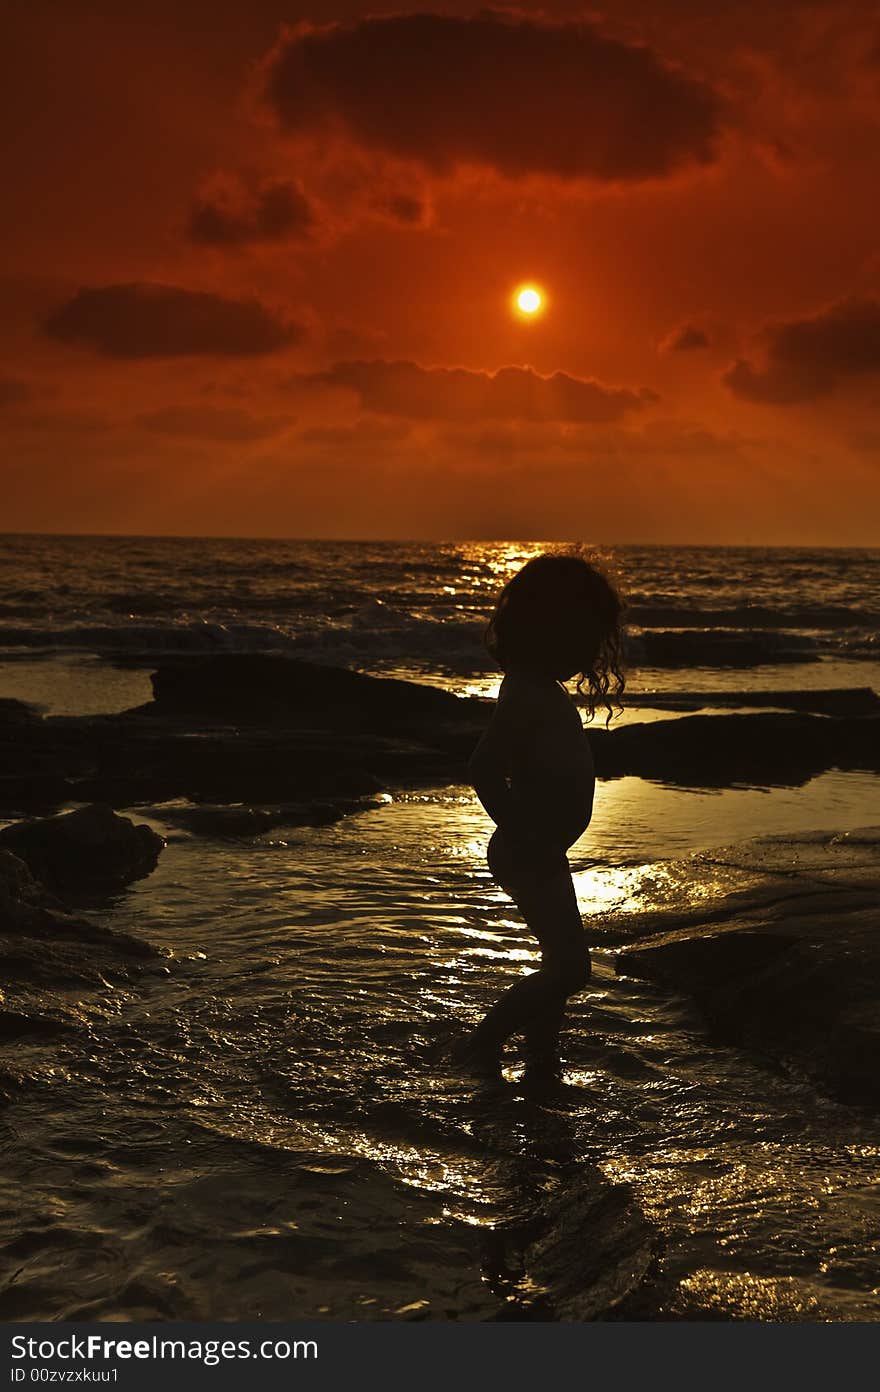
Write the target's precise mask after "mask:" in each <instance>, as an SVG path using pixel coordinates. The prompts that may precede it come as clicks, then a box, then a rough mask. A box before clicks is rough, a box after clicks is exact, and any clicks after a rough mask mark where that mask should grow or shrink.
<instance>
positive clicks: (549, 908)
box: [469, 833, 590, 1055]
mask: <svg viewBox="0 0 880 1392" xmlns="http://www.w3.org/2000/svg"><path fill="white" fill-rule="evenodd" d="M489 866H490V869H491V870H492V872H493V874H494V875H495V877H496V879H497V880H498V882H499V883H500V884H501V886H502V888H503V889H505V890H506V891H507V893H508V894H510V896H511V898H512V899H513V900H514V902H515V903H516V905H517V907H518V909H519V910H520V912H521V913H522V915H523V918H524V919H525V921H526V924H527V925H528V927H529V928H530V929H531V931H532V932H533V933H534V935H535V937H536V938H537V939H538V943H539V945H540V948H541V966H540V967H539V969H538V970H537V971H536V972H532V973H530V975H529V976H525V977H522V978H521V979H520V980H519V981H517V982H515V983H514V985H513V986H510V987H509V988H508V989H507V990H506V991H505V992H504V994H503V995H502V996H501V997H499V999H498V1000H497V1001H496V1002H495V1004H494V1005H493V1006H492V1008H491V1009H490V1010H489V1011H488V1012H487V1014H486V1015H485V1017H484V1018H483V1020H482V1021H481V1022H480V1024H479V1025H478V1026H477V1028H476V1029H475V1030H474V1031H473V1032H472V1034H471V1035H470V1039H469V1047H470V1048H471V1049H472V1050H473V1051H475V1052H479V1053H482V1054H487V1055H488V1054H492V1053H494V1052H499V1051H500V1049H501V1046H502V1044H503V1043H504V1041H505V1040H506V1039H507V1038H508V1036H509V1035H511V1034H515V1033H517V1032H518V1031H520V1030H524V1031H527V1030H529V1029H530V1027H533V1029H534V1034H533V1036H532V1038H533V1040H534V1043H535V1045H536V1046H538V1045H540V1046H541V1049H542V1052H543V1051H544V1049H546V1047H547V1045H548V1043H549V1042H550V1038H551V1036H555V1037H556V1038H558V1031H559V1023H560V1022H561V1019H562V1015H563V1012H564V1010H565V1004H566V1001H567V1000H568V997H569V996H571V995H574V993H575V992H576V991H580V990H581V989H582V987H583V986H585V985H586V982H587V980H588V978H589V975H590V955H589V952H588V951H587V945H586V939H585V937H584V929H583V924H582V922H581V916H580V911H579V909H578V906H577V899H576V897H575V892H574V884H573V883H572V878H571V873H570V871H569V869H568V865H567V863H566V862H563V864H562V865H561V866H560V868H559V870H557V871H555V872H554V873H553V874H552V875H550V876H549V877H548V878H546V879H540V880H536V878H535V877H534V876H533V875H532V874H531V873H530V872H529V871H528V868H527V867H526V868H525V869H522V868H521V867H516V866H515V865H514V863H513V861H512V858H511V857H510V855H509V853H508V852H507V850H506V848H505V847H504V845H503V843H502V842H501V841H500V838H499V837H498V834H497V833H496V835H495V836H494V837H493V838H492V842H491V843H490V850H489Z"/></svg>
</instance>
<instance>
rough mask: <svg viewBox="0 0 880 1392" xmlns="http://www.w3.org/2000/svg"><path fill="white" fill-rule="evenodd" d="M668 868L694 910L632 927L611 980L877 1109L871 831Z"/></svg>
mask: <svg viewBox="0 0 880 1392" xmlns="http://www.w3.org/2000/svg"><path fill="white" fill-rule="evenodd" d="M679 869H680V870H681V873H682V875H683V876H685V875H688V876H689V879H690V884H691V894H692V898H693V900H694V901H696V903H697V904H698V905H699V907H693V908H691V910H690V911H689V912H685V913H682V911H681V910H680V909H679V908H678V907H674V908H673V909H672V910H666V911H658V912H654V913H643V914H639V915H637V916H634V919H633V922H632V925H631V926H632V931H633V932H634V933H637V934H638V941H637V942H636V943H635V944H634V945H633V946H632V947H630V948H629V949H628V950H626V951H625V952H622V953H621V954H620V955H619V956H618V958H617V969H618V971H619V972H620V973H622V974H624V975H629V976H641V977H647V978H649V979H652V980H657V981H662V982H664V983H666V984H667V985H671V986H674V987H675V988H676V989H678V990H682V991H686V992H688V993H689V994H691V995H693V996H694V998H695V999H696V1000H697V1002H698V1003H699V1005H700V1006H701V1008H702V1010H703V1012H704V1014H705V1016H706V1018H707V1020H708V1022H709V1024H710V1025H711V1026H712V1028H713V1030H714V1031H715V1033H716V1035H717V1036H718V1037H719V1038H721V1039H723V1040H724V1041H726V1042H730V1043H736V1044H743V1045H746V1046H748V1047H751V1048H754V1049H756V1050H759V1051H761V1052H764V1053H767V1054H770V1055H772V1056H773V1057H774V1058H776V1059H777V1060H779V1061H780V1062H782V1063H784V1064H785V1065H787V1066H789V1067H791V1068H793V1069H794V1070H795V1071H797V1072H798V1073H801V1074H803V1075H806V1076H808V1077H810V1078H811V1079H813V1080H814V1081H816V1082H818V1083H819V1084H821V1085H822V1086H823V1087H824V1088H826V1089H827V1090H829V1091H831V1092H832V1093H833V1094H834V1095H835V1096H837V1097H840V1098H841V1099H843V1100H845V1101H850V1102H863V1103H870V1104H873V1105H877V1104H880V829H876V828H875V829H871V828H868V829H866V830H862V831H858V832H847V833H836V834H835V833H830V832H828V833H816V834H815V835H811V836H804V837H800V838H786V837H767V838H762V839H761V840H758V841H755V842H752V843H745V844H743V845H742V846H733V847H726V848H723V849H721V850H719V851H714V852H711V853H706V854H702V855H698V856H693V857H691V858H690V859H689V860H688V861H686V862H681V863H680V866H679ZM719 874H720V877H721V878H720V880H719ZM731 874H733V876H734V878H733V880H731Z"/></svg>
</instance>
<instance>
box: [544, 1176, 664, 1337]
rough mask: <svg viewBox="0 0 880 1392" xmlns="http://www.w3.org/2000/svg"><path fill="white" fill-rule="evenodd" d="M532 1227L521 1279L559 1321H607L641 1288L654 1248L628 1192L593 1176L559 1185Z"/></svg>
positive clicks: (654, 1236)
mask: <svg viewBox="0 0 880 1392" xmlns="http://www.w3.org/2000/svg"><path fill="white" fill-rule="evenodd" d="M533 1221H534V1224H535V1227H536V1228H537V1230H538V1231H537V1235H536V1236H535V1237H534V1239H533V1240H532V1241H531V1242H530V1243H529V1245H528V1246H527V1247H526V1249H525V1253H524V1256H523V1266H524V1268H525V1275H526V1277H527V1279H528V1282H529V1286H530V1288H531V1290H532V1291H535V1290H540V1291H541V1292H543V1293H545V1299H546V1301H547V1303H548V1304H549V1306H550V1308H551V1311H552V1314H553V1317H554V1318H556V1319H560V1320H576V1321H588V1320H597V1319H605V1318H607V1317H608V1316H609V1315H611V1314H612V1313H613V1311H614V1310H615V1308H616V1307H617V1306H619V1305H620V1304H621V1303H622V1302H623V1301H624V1300H626V1299H628V1298H629V1297H631V1296H632V1295H633V1294H634V1293H635V1292H636V1291H637V1290H638V1289H639V1287H640V1286H641V1285H642V1283H643V1282H644V1281H645V1278H646V1276H647V1274H648V1272H649V1269H650V1267H651V1265H652V1263H653V1261H654V1258H655V1256H656V1253H657V1249H658V1246H659V1234H658V1232H657V1230H656V1228H655V1227H654V1226H653V1225H652V1224H651V1223H650V1222H649V1221H648V1219H647V1218H646V1217H645V1216H644V1214H643V1213H642V1211H641V1209H640V1208H639V1207H638V1205H637V1204H636V1202H635V1200H634V1198H633V1195H632V1192H631V1190H630V1189H629V1187H628V1186H627V1185H625V1184H610V1183H609V1182H608V1181H607V1180H605V1179H603V1178H602V1177H601V1175H599V1174H597V1173H596V1172H595V1171H592V1170H586V1169H585V1170H584V1172H583V1174H582V1175H581V1176H580V1177H579V1178H578V1179H576V1180H573V1181H572V1182H570V1183H568V1184H565V1185H563V1186H562V1187H561V1188H560V1189H559V1190H558V1191H557V1193H556V1194H554V1195H553V1197H552V1198H550V1199H549V1200H548V1201H547V1203H546V1204H545V1205H544V1206H543V1207H542V1209H541V1210H540V1211H539V1213H538V1214H537V1216H536V1218H535V1219H534V1220H533Z"/></svg>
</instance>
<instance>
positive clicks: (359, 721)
mask: <svg viewBox="0 0 880 1392" xmlns="http://www.w3.org/2000/svg"><path fill="white" fill-rule="evenodd" d="M153 680H154V687H155V692H156V699H155V700H154V701H152V702H150V703H149V704H148V705H146V706H143V707H139V708H138V709H137V710H134V711H129V712H124V713H122V714H120V715H113V716H93V717H69V716H68V717H62V716H56V717H51V718H47V719H40V718H34V719H33V720H26V721H16V722H14V723H12V724H6V725H4V724H3V722H2V721H0V770H2V773H0V817H22V816H33V815H35V814H43V813H47V812H51V811H53V810H55V809H56V808H58V807H59V806H62V805H64V804H65V803H68V804H69V803H71V802H103V803H107V804H109V805H110V806H112V807H116V808H120V807H133V806H136V805H138V804H140V805H145V804H146V805H148V804H152V803H157V802H167V801H169V800H173V799H180V798H186V799H189V800H190V801H192V802H199V803H205V804H212V805H219V804H222V803H234V804H247V805H252V806H262V805H273V804H280V803H306V802H319V801H324V800H327V799H331V800H332V799H337V798H359V797H364V796H369V795H370V794H374V793H377V792H381V791H382V790H383V789H386V788H388V787H419V786H426V785H435V786H437V785H444V784H450V783H458V782H464V781H465V780H466V779H467V760H468V757H469V755H470V753H471V751H472V750H473V747H474V745H475V743H476V741H477V739H478V738H479V736H480V734H481V733H482V731H483V729H484V728H485V726H486V723H487V721H488V719H489V716H490V714H491V705H490V703H488V702H486V701H482V700H478V699H476V698H473V699H461V698H459V697H456V696H452V695H450V694H449V693H448V692H444V691H439V690H436V689H434V688H432V687H429V686H422V685H420V684H418V683H414V682H403V681H392V680H386V679H384V678H376V677H367V676H363V675H362V674H360V673H358V672H349V671H345V670H342V669H335V668H329V667H318V666H315V665H312V664H309V663H303V662H297V661H294V660H293V659H290V658H285V657H273V656H267V655H262V656H261V655H253V654H251V655H247V654H230V655H227V656H218V657H213V658H210V659H200V660H199V661H197V662H193V661H188V662H183V663H180V664H171V663H169V664H164V665H163V666H161V667H160V668H159V670H158V671H157V672H156V673H155V676H154V679H153ZM878 735H880V716H877V715H874V716H871V715H866V716H863V717H860V716H856V715H847V716H835V717H831V716H827V717H826V716H819V715H815V714H810V713H807V712H795V711H791V712H788V713H786V712H780V711H774V712H770V711H765V712H760V713H755V714H749V715H745V714H740V713H735V714H734V713H731V714H730V715H687V716H683V717H681V718H680V719H677V720H658V721H653V722H646V723H643V724H633V725H627V726H625V727H623V728H622V729H619V730H618V729H611V730H607V729H604V728H603V727H602V726H601V725H600V724H599V722H598V721H597V722H596V723H595V724H594V725H593V726H591V727H590V731H589V736H588V738H589V740H590V744H591V747H592V749H593V752H594V757H595V761H596V767H597V772H598V774H599V776H600V777H601V778H617V777H623V776H626V775H633V776H636V777H642V778H652V779H657V780H661V781H663V782H666V783H670V784H673V785H679V786H681V785H684V786H691V787H724V786H732V785H741V784H742V783H751V784H753V785H757V786H765V787H766V786H772V785H787V786H798V785H800V784H803V783H805V782H807V781H808V780H809V779H810V778H812V777H814V776H815V775H816V774H818V773H821V772H822V771H824V770H825V769H829V768H841V769H877V768H878V767H880V738H878Z"/></svg>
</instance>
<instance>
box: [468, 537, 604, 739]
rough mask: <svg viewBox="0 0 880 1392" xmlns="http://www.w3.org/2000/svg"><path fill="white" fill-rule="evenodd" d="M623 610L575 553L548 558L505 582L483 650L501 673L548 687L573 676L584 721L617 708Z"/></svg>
mask: <svg viewBox="0 0 880 1392" xmlns="http://www.w3.org/2000/svg"><path fill="white" fill-rule="evenodd" d="M623 616H624V603H623V600H622V599H621V596H620V594H619V593H618V591H617V589H616V587H615V586H614V585H613V584H612V582H611V580H610V579H609V578H608V576H607V575H606V574H605V572H604V571H603V570H602V569H601V568H600V567H599V566H598V565H596V563H595V562H594V561H592V560H590V559H588V557H587V555H586V554H585V552H584V551H583V550H582V549H581V548H572V549H567V550H564V551H549V552H545V553H543V554H542V555H540V556H534V557H533V558H532V560H530V561H527V562H526V564H525V565H524V566H523V567H522V569H521V570H519V571H517V573H516V575H514V576H512V578H511V579H510V580H508V582H507V584H506V585H505V586H504V589H503V590H502V591H501V594H500V596H499V598H498V603H497V605H496V606H495V612H494V614H493V615H492V618H491V619H490V621H489V626H488V628H487V629H486V635H485V642H486V647H487V649H488V650H489V652H490V653H491V654H492V656H493V657H494V658H495V660H496V662H497V663H498V665H499V666H500V667H501V668H502V670H503V671H505V672H506V671H509V670H510V669H511V668H515V667H518V668H521V669H525V670H526V671H531V672H536V673H539V674H540V675H542V676H548V677H553V678H554V680H556V681H563V682H564V681H570V680H571V679H572V678H573V677H577V683H576V685H577V690H578V692H579V693H580V695H581V696H583V697H584V700H585V704H586V707H587V719H588V720H592V719H593V717H594V715H595V714H596V708H597V706H600V705H601V706H603V707H604V709H605V710H606V711H607V712H608V716H607V719H606V722H605V723H606V725H607V724H608V723H609V722H610V720H611V718H612V716H613V715H614V713H615V706H616V708H617V709H619V708H620V707H619V698H620V696H621V695H622V694H623V689H624V686H625V684H626V678H625V676H624V674H623Z"/></svg>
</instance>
